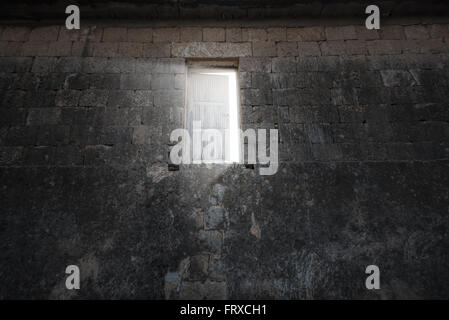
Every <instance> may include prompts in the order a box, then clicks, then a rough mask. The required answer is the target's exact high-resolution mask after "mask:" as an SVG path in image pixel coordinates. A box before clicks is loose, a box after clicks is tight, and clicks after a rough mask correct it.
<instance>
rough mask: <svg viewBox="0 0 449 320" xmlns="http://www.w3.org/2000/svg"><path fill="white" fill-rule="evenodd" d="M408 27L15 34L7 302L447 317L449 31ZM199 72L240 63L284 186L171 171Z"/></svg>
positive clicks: (214, 172) (4, 203) (4, 166)
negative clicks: (380, 311) (191, 304)
mask: <svg viewBox="0 0 449 320" xmlns="http://www.w3.org/2000/svg"><path fill="white" fill-rule="evenodd" d="M248 12H249V11H248ZM251 14H253V15H255V16H258V15H260V14H261V13H258V12H256V11H253V12H252V13H251ZM192 15H193V12H192ZM404 26H405V27H404ZM404 26H402V25H399V24H397V25H389V26H385V27H382V29H381V30H379V32H373V33H367V32H365V31H363V30H360V29H359V28H358V26H352V25H348V26H338V27H336V26H320V25H317V26H311V27H304V28H296V27H289V26H286V27H285V28H284V27H282V26H277V27H272V26H271V27H267V28H261V27H246V26H245V27H236V26H232V27H223V26H217V27H216V28H218V30H215V29H213V32H212V33H211V31H210V29H207V30H208V31H206V32H205V31H204V30H203V28H201V27H200V26H193V27H179V28H178V27H170V28H167V27H164V28H157V27H155V28H147V27H144V28H138V27H135V26H133V27H130V28H127V27H125V26H121V27H120V28H118V29H111V28H110V27H104V28H103V27H96V26H95V25H90V26H83V28H82V29H81V30H80V32H79V33H67V32H65V31H64V30H63V28H58V27H56V26H45V27H38V28H32V27H19V26H14V25H11V26H4V27H3V28H2V29H1V32H0V39H1V44H0V48H1V50H0V53H1V57H0V88H1V94H0V101H1V108H0V187H1V190H2V191H1V197H0V208H1V209H2V213H1V215H0V226H1V232H0V246H1V247H0V283H1V286H0V297H1V298H61V299H70V298H101V299H109V298H157V299H163V298H170V299H177V298H196V299H203V298H215V299H225V298H234V299H235V298H239V299H246V298H248V299H253V298H278V299H279V298H282V299H303V298H305V299H314V298H315V299H316V298H334V299H335V298H338V299H341V298H360V299H379V298H416V297H420V298H448V297H449V292H448V288H447V286H446V284H447V283H448V282H449V275H448V273H447V270H448V269H449V256H448V254H449V250H448V248H449V237H448V230H449V229H448V227H449V220H448V216H447V214H448V209H447V208H448V207H449V193H448V185H449V161H448V159H449V111H448V110H449V109H448V101H449V96H448V92H449V90H448V89H449V69H448V66H449V54H448V53H449V52H448V50H449V46H448V43H447V40H448V35H447V30H448V26H447V25H445V24H438V25H436V24H432V25H425V26H424V25H411V24H409V23H406V22H404ZM207 28H215V27H214V26H211V25H208V26H207ZM103 29H104V30H103ZM57 30H59V32H56V31H57ZM217 31H218V32H217ZM204 35H206V39H204ZM203 40H206V41H207V40H211V41H207V42H202V41H203ZM56 42H57V43H61V48H68V47H71V50H70V51H69V50H66V49H64V50H56V51H55V47H52V46H51V44H52V43H56ZM192 57H197V58H201V57H207V58H229V57H237V58H238V63H239V73H240V74H239V76H240V88H241V90H240V97H241V100H240V101H241V115H242V127H243V128H262V127H263V128H278V129H279V152H280V167H279V170H278V172H277V173H276V174H275V175H273V176H261V175H259V173H258V167H257V166H256V168H255V169H251V168H246V167H245V166H223V165H201V166H187V165H183V166H181V167H180V168H179V171H169V170H168V156H167V155H168V152H169V148H170V146H169V140H168V138H169V134H170V132H171V131H172V130H173V129H175V128H180V127H182V126H183V123H184V119H183V117H184V94H185V83H184V82H185V72H186V67H185V59H184V58H192ZM69 264H77V265H79V266H80V268H81V274H82V279H81V287H82V289H81V290H79V291H76V292H75V291H70V292H69V291H67V290H65V287H64V282H65V276H66V275H65V273H64V271H65V267H66V266H67V265H69ZM370 264H376V265H378V266H379V267H380V269H381V289H380V290H378V291H368V290H366V289H365V287H364V283H365V277H366V275H365V268H366V266H367V265H370Z"/></svg>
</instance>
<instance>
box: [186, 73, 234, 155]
mask: <svg viewBox="0 0 449 320" xmlns="http://www.w3.org/2000/svg"><path fill="white" fill-rule="evenodd" d="M238 92H239V88H238V81H237V70H235V69H231V68H229V69H225V68H194V67H189V68H188V73H187V99H186V102H187V108H186V127H187V130H188V131H189V134H190V137H191V156H192V162H193V163H235V162H240V126H239V121H240V119H239V118H240V117H239V114H240V108H239V99H238Z"/></svg>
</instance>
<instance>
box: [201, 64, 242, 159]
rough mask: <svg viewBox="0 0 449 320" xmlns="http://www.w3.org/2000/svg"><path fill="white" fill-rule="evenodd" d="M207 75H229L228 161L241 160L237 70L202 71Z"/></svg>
mask: <svg viewBox="0 0 449 320" xmlns="http://www.w3.org/2000/svg"><path fill="white" fill-rule="evenodd" d="M201 74H207V75H219V76H227V77H228V89H229V90H228V94H229V97H228V101H229V160H228V161H227V162H231V163H239V162H240V130H239V125H238V121H239V112H238V98H237V72H236V71H235V70H229V71H228V70H227V71H217V72H201Z"/></svg>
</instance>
